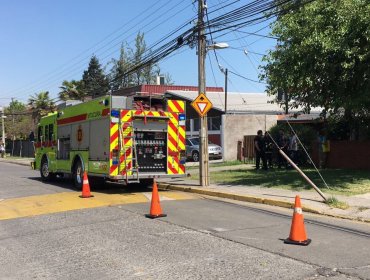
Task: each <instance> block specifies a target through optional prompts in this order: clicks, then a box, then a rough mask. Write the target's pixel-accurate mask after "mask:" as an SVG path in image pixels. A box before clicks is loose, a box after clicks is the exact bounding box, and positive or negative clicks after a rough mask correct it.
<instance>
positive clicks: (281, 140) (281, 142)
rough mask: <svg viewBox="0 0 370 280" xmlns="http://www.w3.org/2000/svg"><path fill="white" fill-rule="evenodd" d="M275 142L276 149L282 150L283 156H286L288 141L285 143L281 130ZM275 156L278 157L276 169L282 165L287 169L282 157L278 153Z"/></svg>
mask: <svg viewBox="0 0 370 280" xmlns="http://www.w3.org/2000/svg"><path fill="white" fill-rule="evenodd" d="M276 142H277V145H278V148H279V149H280V150H282V151H283V152H284V153H285V154H287V152H288V141H287V139H286V136H285V134H284V130H282V129H280V130H279V135H278V137H277V141H276ZM277 156H278V168H281V166H282V165H284V166H285V168H287V162H286V160H285V159H284V158H283V156H282V155H281V154H280V153H279V152H278V154H277Z"/></svg>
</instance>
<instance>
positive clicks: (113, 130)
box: [109, 122, 119, 176]
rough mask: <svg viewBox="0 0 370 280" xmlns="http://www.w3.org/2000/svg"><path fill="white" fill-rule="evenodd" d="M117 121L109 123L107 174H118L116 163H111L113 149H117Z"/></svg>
mask: <svg viewBox="0 0 370 280" xmlns="http://www.w3.org/2000/svg"><path fill="white" fill-rule="evenodd" d="M118 136H119V131H118V123H112V122H111V123H110V145H109V151H110V155H109V166H110V168H109V175H110V176H117V175H118V165H114V164H113V150H118Z"/></svg>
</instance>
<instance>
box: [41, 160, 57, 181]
mask: <svg viewBox="0 0 370 280" xmlns="http://www.w3.org/2000/svg"><path fill="white" fill-rule="evenodd" d="M40 175H41V179H42V180H43V181H50V180H52V179H54V178H55V174H54V173H52V172H50V169H49V162H48V159H47V158H46V157H43V158H42V160H41V166H40Z"/></svg>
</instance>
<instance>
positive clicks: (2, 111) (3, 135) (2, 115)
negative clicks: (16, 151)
mask: <svg viewBox="0 0 370 280" xmlns="http://www.w3.org/2000/svg"><path fill="white" fill-rule="evenodd" d="M0 112H1V126H2V143H3V144H4V147H5V126H4V120H5V119H6V116H5V115H4V109H3V108H2V107H0Z"/></svg>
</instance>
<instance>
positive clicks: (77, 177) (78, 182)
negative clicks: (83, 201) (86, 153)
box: [72, 160, 84, 190]
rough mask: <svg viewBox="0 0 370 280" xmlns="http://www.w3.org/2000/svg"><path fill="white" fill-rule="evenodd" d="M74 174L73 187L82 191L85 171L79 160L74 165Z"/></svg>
mask: <svg viewBox="0 0 370 280" xmlns="http://www.w3.org/2000/svg"><path fill="white" fill-rule="evenodd" d="M72 174H73V185H74V187H75V188H76V189H78V190H82V183H83V176H84V170H83V167H82V163H81V161H79V160H78V161H76V163H75V164H74V165H73V171H72Z"/></svg>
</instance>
